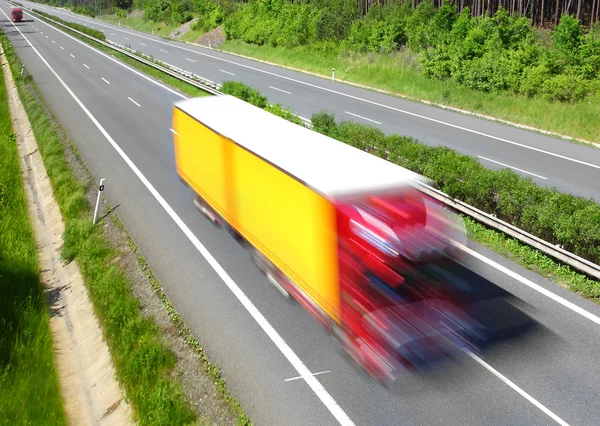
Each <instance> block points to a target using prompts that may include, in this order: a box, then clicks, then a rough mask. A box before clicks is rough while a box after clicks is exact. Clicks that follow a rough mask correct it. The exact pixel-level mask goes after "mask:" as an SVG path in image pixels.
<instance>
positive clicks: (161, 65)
mask: <svg viewBox="0 0 600 426" xmlns="http://www.w3.org/2000/svg"><path fill="white" fill-rule="evenodd" d="M25 9H26V10H27V11H28V12H29V13H31V14H33V15H36V16H39V17H40V18H42V19H45V20H47V21H50V22H52V23H54V24H56V25H59V26H61V27H64V28H66V29H68V30H69V31H73V32H75V33H77V34H80V35H82V36H83V37H86V38H88V39H91V40H94V41H95V42H96V43H100V44H102V45H103V46H106V47H109V48H111V49H114V50H116V51H118V52H120V53H122V54H124V55H126V56H128V57H130V58H133V59H135V60H137V61H140V62H142V63H144V64H146V65H148V66H151V67H153V68H156V69H158V70H160V71H163V72H164V73H166V74H168V75H170V76H172V77H175V78H178V79H180V80H182V81H184V82H186V83H188V84H191V85H192V86H194V87H197V88H198V89H201V90H204V91H207V92H208V93H211V94H213V95H217V96H218V95H223V93H221V92H220V88H221V86H220V85H219V84H218V83H215V82H213V81H210V80H208V79H205V78H203V77H200V76H197V75H194V74H193V73H191V72H189V71H186V70H183V69H181V68H178V67H175V66H172V65H170V64H167V63H165V62H162V61H160V60H158V59H155V58H152V57H150V56H148V55H146V54H144V53H141V52H138V51H136V50H134V49H131V48H129V47H127V46H123V45H120V44H118V43H115V42H111V41H109V42H104V41H102V40H99V39H97V38H95V37H92V36H90V35H88V34H85V33H83V32H81V31H78V30H76V29H74V28H71V27H69V26H68V25H64V24H62V23H61V22H57V21H55V20H53V19H51V18H47V17H45V16H43V15H40V14H38V13H36V12H33V11H32V10H31V9H29V8H25ZM306 126H307V127H312V126H311V123H307V124H306ZM417 186H418V187H419V189H420V190H421V191H422V192H423V193H425V194H427V195H429V196H431V197H432V198H434V199H436V200H438V201H440V202H442V203H444V204H445V205H447V206H448V207H450V208H452V209H454V210H456V211H458V212H460V213H463V214H466V215H468V216H470V217H472V218H473V219H475V220H477V221H478V222H481V223H483V224H485V225H487V226H489V227H490V228H493V229H496V230H498V231H500V232H503V233H505V234H507V235H509V236H511V237H513V238H515V239H517V240H519V241H521V242H522V243H525V244H527V245H530V246H532V247H534V248H536V249H538V250H540V251H541V252H542V253H544V254H546V255H548V256H550V257H553V258H555V259H557V260H559V261H561V262H563V263H565V264H567V265H569V266H571V267H573V268H575V269H577V270H579V271H581V272H583V273H585V274H587V275H589V276H591V277H593V278H595V279H597V280H600V265H596V264H595V263H593V262H590V261H589V260H586V259H584V258H582V257H580V256H577V255H576V254H573V253H571V252H569V251H567V250H564V249H563V248H562V247H559V246H555V245H554V244H551V243H549V242H547V241H544V240H542V239H541V238H539V237H536V236H535V235H532V234H530V233H528V232H525V231H523V230H522V229H519V228H517V227H516V226H513V225H511V224H510V223H508V222H504V221H503V220H500V219H498V218H497V217H495V216H494V215H490V214H488V213H486V212H484V211H482V210H479V209H477V208H475V207H473V206H470V205H469V204H467V203H464V202H462V201H460V200H457V199H455V198H453V197H451V196H450V195H448V194H445V193H444V192H442V191H440V190H438V189H435V188H433V187H432V186H430V185H427V184H424V183H417Z"/></svg>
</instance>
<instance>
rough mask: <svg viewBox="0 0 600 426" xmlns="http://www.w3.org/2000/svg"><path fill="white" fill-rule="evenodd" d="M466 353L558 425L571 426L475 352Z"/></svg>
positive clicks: (466, 350)
mask: <svg viewBox="0 0 600 426" xmlns="http://www.w3.org/2000/svg"><path fill="white" fill-rule="evenodd" d="M464 351H465V352H466V353H467V355H469V356H470V357H471V358H472V359H474V360H475V361H476V362H477V363H479V365H481V366H482V367H484V368H485V369H486V370H488V371H489V372H490V373H492V374H493V375H494V376H496V377H498V378H499V379H500V380H502V381H503V382H504V383H506V384H507V385H508V386H510V387H511V388H512V389H513V390H514V391H516V392H517V393H518V394H519V395H521V396H522V397H523V398H525V399H526V400H527V401H529V402H531V403H532V404H533V405H535V406H536V407H537V408H539V409H540V410H541V411H542V412H543V413H544V414H546V415H547V416H548V417H550V418H551V419H552V420H554V421H555V422H556V423H558V424H559V425H561V426H569V424H568V423H567V422H565V421H564V420H563V419H561V418H560V417H558V416H557V415H556V414H554V413H553V412H552V411H550V410H549V409H548V408H546V407H545V406H544V405H542V404H541V403H540V402H539V401H538V400H536V399H535V398H534V397H532V396H531V395H529V394H528V393H527V392H525V391H524V390H523V389H521V388H520V387H518V386H517V385H516V384H514V383H513V382H512V381H510V380H509V379H508V378H506V377H505V376H504V375H502V374H501V373H500V372H499V371H497V370H496V369H495V368H494V367H492V366H491V365H489V364H488V363H487V362H485V361H484V360H482V359H481V358H479V357H478V356H477V355H475V354H474V353H473V352H471V351H469V350H468V349H464Z"/></svg>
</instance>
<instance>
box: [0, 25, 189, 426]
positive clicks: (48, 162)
mask: <svg viewBox="0 0 600 426" xmlns="http://www.w3.org/2000/svg"><path fill="white" fill-rule="evenodd" d="M0 41H1V42H2V45H3V48H4V50H5V52H6V56H7V59H8V60H9V63H10V66H11V69H12V71H13V75H15V77H16V84H17V89H18V91H19V95H20V97H21V100H22V101H23V104H24V106H25V110H26V112H27V115H28V117H29V120H30V122H31V125H32V128H33V132H34V135H35V137H36V140H37V141H38V146H39V150H40V153H41V155H42V158H43V160H44V164H45V167H46V170H47V171H48V175H49V178H50V181H51V183H52V186H53V189H54V195H55V197H56V199H57V201H58V204H59V206H60V209H61V212H62V214H63V218H64V220H65V234H64V247H63V253H62V254H63V257H64V258H65V260H67V261H70V260H77V262H78V264H79V266H80V268H81V271H82V273H83V276H84V278H85V281H86V284H87V287H88V290H89V292H90V296H91V299H92V301H93V304H94V308H95V311H96V315H97V316H98V318H99V319H100V322H101V324H102V326H103V331H104V336H105V339H106V341H107V343H108V345H109V348H110V350H111V354H112V356H113V360H114V362H115V366H116V369H117V375H118V377H119V379H120V381H121V383H122V384H123V386H124V388H125V390H126V395H127V398H128V399H129V400H130V401H131V402H132V406H133V408H134V410H135V412H136V414H137V418H138V422H139V423H140V424H153V425H163V424H164V425H171V424H188V423H190V422H193V421H195V420H196V417H197V416H196V414H195V413H194V412H193V411H192V409H191V406H190V404H189V402H188V401H187V400H186V398H185V396H184V394H183V393H182V390H181V385H180V383H179V382H177V381H176V380H175V379H174V378H173V377H171V375H170V374H171V371H172V369H173V366H174V363H175V359H174V355H173V353H172V352H171V351H170V350H169V349H168V348H167V347H166V346H165V343H164V342H163V340H162V337H161V335H160V332H159V330H158V328H157V326H156V325H155V324H154V323H153V322H152V321H151V320H150V319H148V318H145V317H144V316H143V315H142V313H141V311H140V303H139V301H138V300H137V299H136V298H135V297H133V295H132V293H131V285H130V282H129V281H128V278H127V277H126V275H125V274H124V273H123V272H122V271H121V270H119V269H118V268H117V267H116V266H115V265H114V262H115V258H116V256H117V253H116V251H115V250H112V249H111V248H110V245H109V243H108V241H107V240H106V238H105V236H104V235H103V233H102V228H101V227H94V226H92V224H91V219H90V218H91V206H90V204H89V203H88V201H87V198H86V186H85V185H83V184H82V183H81V182H79V181H78V180H77V179H76V178H75V176H74V174H73V171H72V170H71V169H70V167H69V164H68V162H67V160H66V158H65V152H64V149H63V145H62V141H61V139H60V137H59V136H58V133H57V130H56V128H55V127H54V126H53V125H49V122H52V121H53V120H49V118H48V115H47V113H46V110H45V109H44V107H43V105H42V104H40V102H39V99H41V95H40V94H39V91H38V90H37V88H36V86H35V84H34V83H33V81H32V79H31V78H30V77H25V78H21V77H19V73H18V72H17V71H18V70H19V69H20V61H19V58H18V57H17V55H16V52H15V50H14V49H13V47H12V46H11V45H10V42H9V40H8V39H7V38H6V37H5V36H4V35H0ZM13 397H14V395H13ZM41 418H44V417H40V418H38V419H37V420H39V419H41Z"/></svg>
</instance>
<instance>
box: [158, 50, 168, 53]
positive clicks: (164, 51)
mask: <svg viewBox="0 0 600 426" xmlns="http://www.w3.org/2000/svg"><path fill="white" fill-rule="evenodd" d="M159 50H160V51H161V52H163V53H169V52H167V51H166V50H163V49H159Z"/></svg>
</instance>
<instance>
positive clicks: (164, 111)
mask: <svg viewBox="0 0 600 426" xmlns="http://www.w3.org/2000/svg"><path fill="white" fill-rule="evenodd" d="M9 12H10V6H9V5H8V4H7V3H5V2H0V20H1V22H0V25H1V26H2V29H3V30H4V32H5V33H6V34H7V35H8V37H9V38H10V40H11V41H12V43H13V45H14V47H15V48H16V50H17V53H18V54H19V56H20V57H21V59H22V61H23V63H24V64H25V67H26V70H27V72H29V73H30V74H31V75H32V76H33V78H34V80H35V81H36V84H37V85H38V87H39V89H40V90H41V92H42V94H43V95H44V97H45V99H46V101H47V102H48V105H49V106H50V107H51V108H52V110H53V111H54V112H55V114H56V115H57V117H58V119H59V120H60V121H61V123H62V124H63V126H64V128H65V129H66V131H67V132H68V134H69V135H70V137H71V138H72V140H73V142H74V143H75V145H76V146H77V148H78V150H79V152H80V154H81V155H82V157H83V159H84V160H85V161H86V163H87V164H88V166H89V168H90V169H91V171H92V173H93V174H94V176H96V178H98V180H99V179H100V178H106V182H105V185H106V187H105V188H106V191H105V195H106V196H107V198H108V201H109V202H110V203H111V204H112V205H113V206H117V210H116V211H117V212H118V214H119V216H120V218H121V220H122V222H123V223H124V225H125V227H126V229H127V231H128V232H129V234H130V235H131V237H132V238H133V240H134V241H135V242H136V244H137V246H138V247H139V248H140V250H141V252H142V254H143V255H144V256H145V257H146V259H147V260H148V262H149V264H150V265H151V268H152V270H153V272H154V273H155V274H156V276H157V279H158V280H159V281H160V282H161V284H162V286H163V287H164V289H165V291H166V293H167V295H168V297H169V298H170V300H171V301H172V302H173V304H174V306H175V307H176V309H177V310H178V312H180V313H181V315H182V317H183V319H184V321H185V322H186V323H187V324H188V325H189V326H190V328H191V330H192V332H193V333H194V335H195V336H196V337H197V338H198V339H199V340H200V342H201V344H202V345H203V347H204V348H205V350H206V352H207V354H208V356H209V358H210V359H211V360H212V361H214V362H216V363H217V364H218V365H219V366H220V367H221V368H222V371H223V376H224V378H225V380H226V382H227V384H228V386H229V388H230V390H231V391H232V393H233V395H235V396H236V397H237V398H238V400H239V401H240V403H241V405H242V407H243V409H244V410H245V412H246V413H247V414H248V415H249V416H250V419H251V420H252V421H253V422H254V423H255V424H257V425H282V424H285V425H309V424H310V425H317V424H318V425H329V424H331V425H336V424H344V425H351V424H356V425H392V424H394V425H395V424H407V425H415V424H427V425H449V424H456V425H469V424H473V425H505V424H511V425H548V424H555V423H559V424H573V425H576V424H578V425H579V424H580V425H591V424H600V407H599V406H598V404H597V395H598V389H600V380H599V379H598V377H597V375H596V370H597V354H598V353H599V351H600V344H599V342H600V339H599V337H600V318H599V316H600V309H599V307H598V306H596V305H594V304H592V303H590V302H587V301H585V300H583V299H582V298H580V297H578V296H576V295H574V294H572V293H571V292H569V291H567V290H565V289H563V288H561V287H560V286H558V285H556V284H554V283H551V282H548V281H546V280H544V279H543V278H541V277H539V276H537V275H535V274H533V273H531V272H529V271H526V270H524V269H523V268H520V267H519V266H517V265H515V264H514V263H512V262H510V261H508V260H506V259H504V258H501V257H500V256H497V255H495V254H494V253H491V252H489V251H488V250H486V249H483V248H481V247H478V246H477V245H476V244H474V243H472V242H470V243H469V246H470V247H471V249H472V251H470V252H469V253H470V254H469V257H468V259H467V263H468V265H469V267H470V268H471V269H472V270H473V271H475V272H477V273H479V274H481V275H482V276H483V277H485V278H487V279H489V280H490V281H492V282H494V283H496V284H497V285H499V286H500V287H502V288H503V289H505V290H507V291H508V292H510V293H512V294H514V295H515V296H516V297H517V298H519V299H520V300H521V301H522V306H521V308H522V309H523V310H524V311H525V312H527V313H529V314H530V315H531V316H532V317H533V318H535V319H536V320H537V321H538V322H539V323H541V324H543V326H544V327H545V332H544V333H543V335H539V336H537V337H535V338H534V337H532V338H525V339H517V340H513V341H510V342H507V343H505V344H502V345H500V346H499V347H497V348H496V350H495V351H493V352H489V353H481V354H477V355H474V356H473V357H465V359H464V360H463V362H462V363H461V364H460V365H457V366H456V367H455V368H453V369H450V370H447V371H445V372H444V373H443V374H441V375H437V376H432V377H429V378H419V379H417V378H408V379H406V381H405V382H403V383H402V387H401V389H400V390H399V391H398V392H395V393H392V392H388V391H386V390H384V389H383V388H382V387H380V386H379V385H378V384H377V383H375V382H374V381H373V380H371V379H370V378H368V377H366V376H365V375H363V374H361V373H360V372H358V371H357V370H356V368H355V367H354V366H353V364H352V363H350V362H349V361H348V360H347V359H346V357H345V356H344V355H343V354H342V353H340V351H339V350H338V349H337V348H336V345H335V344H334V343H333V341H332V340H331V338H330V337H329V336H328V335H327V333H326V332H325V331H324V330H322V329H321V328H320V326H319V325H318V324H317V322H316V321H315V320H313V319H312V318H311V317H310V316H309V314H308V313H307V312H305V311H304V310H303V309H302V308H301V307H300V306H298V305H297V304H294V303H291V302H287V301H285V300H284V299H283V298H282V297H281V296H280V295H279V293H278V292H277V291H275V290H274V289H273V288H272V287H271V286H270V285H269V284H268V282H267V280H266V279H265V278H264V276H263V275H262V274H261V273H260V272H259V271H258V269H257V268H256V267H255V266H254V264H253V263H252V262H251V260H250V258H249V254H248V252H246V251H245V250H244V249H243V248H242V247H241V246H239V245H238V244H237V243H236V242H235V241H234V240H233V239H232V238H231V237H229V236H228V235H227V234H226V233H225V232H224V231H222V230H219V229H217V228H215V227H214V226H212V225H211V224H209V223H208V222H207V221H206V220H205V219H204V218H203V217H202V216H201V215H200V214H199V213H198V212H197V211H196V209H195V208H194V207H193V205H192V203H191V196H190V193H189V190H188V189H186V188H184V187H182V185H181V184H180V183H179V181H178V179H177V176H176V173H175V170H174V159H173V150H172V137H171V133H170V128H171V108H172V104H173V102H174V101H176V100H178V99H181V98H182V95H180V94H178V93H177V92H176V91H174V90H172V89H169V88H167V87H165V86H163V85H162V84H160V83H158V82H156V81H154V80H152V79H150V78H148V77H145V76H144V75H143V74H141V73H139V72H137V71H135V70H132V69H130V68H128V67H127V66H124V65H123V64H120V63H119V62H118V61H116V60H114V59H112V58H110V57H109V56H108V55H106V54H103V53H100V52H98V51H96V50H94V49H92V48H90V47H89V46H87V45H85V44H84V43H82V42H80V41H78V40H76V39H74V38H73V37H71V36H68V35H66V34H65V33H63V32H61V31H59V30H57V29H54V28H53V27H51V26H49V25H47V24H45V23H43V22H40V21H37V20H35V19H33V18H32V16H30V15H28V14H27V13H26V14H25V18H26V20H27V22H23V23H18V24H16V25H13V24H12V23H10V22H9V21H8V15H9ZM507 131H510V132H512V131H514V130H512V129H508V130H507ZM536 137H537V136H536ZM557 143H558V142H557ZM561 143H562V142H561ZM506 146H508V145H506ZM569 146H571V145H569ZM532 155H534V154H532ZM588 159H589V158H588ZM548 161H551V160H548ZM565 164H570V163H565ZM580 169H581V167H580V166H577V167H576V170H580ZM586 170H587V169H586ZM590 170H593V169H590ZM587 172H588V171H586V173H587ZM589 172H590V173H591V171H589ZM317 373H320V374H317ZM299 377H300V378H299Z"/></svg>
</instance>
